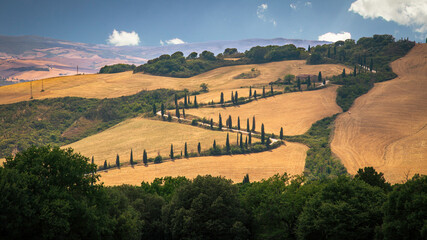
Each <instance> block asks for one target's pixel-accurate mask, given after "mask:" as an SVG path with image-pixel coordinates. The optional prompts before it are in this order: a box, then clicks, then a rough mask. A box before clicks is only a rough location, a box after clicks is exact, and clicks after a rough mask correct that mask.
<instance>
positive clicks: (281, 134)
mask: <svg viewBox="0 0 427 240" xmlns="http://www.w3.org/2000/svg"><path fill="white" fill-rule="evenodd" d="M280 140H283V127H281V128H280Z"/></svg>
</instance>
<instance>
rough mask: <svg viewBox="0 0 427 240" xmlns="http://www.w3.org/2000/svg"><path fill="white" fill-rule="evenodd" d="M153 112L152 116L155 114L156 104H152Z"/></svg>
mask: <svg viewBox="0 0 427 240" xmlns="http://www.w3.org/2000/svg"><path fill="white" fill-rule="evenodd" d="M153 114H154V116H156V114H157V109H156V104H153Z"/></svg>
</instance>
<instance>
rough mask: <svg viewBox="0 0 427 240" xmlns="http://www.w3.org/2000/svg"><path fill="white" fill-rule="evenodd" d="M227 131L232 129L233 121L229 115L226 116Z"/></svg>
mask: <svg viewBox="0 0 427 240" xmlns="http://www.w3.org/2000/svg"><path fill="white" fill-rule="evenodd" d="M227 122H228V129H232V128H233V120H231V115H228V120H227Z"/></svg>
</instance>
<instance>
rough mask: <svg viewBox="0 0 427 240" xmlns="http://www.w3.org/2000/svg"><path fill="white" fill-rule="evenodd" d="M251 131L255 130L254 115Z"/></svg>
mask: <svg viewBox="0 0 427 240" xmlns="http://www.w3.org/2000/svg"><path fill="white" fill-rule="evenodd" d="M252 132H255V116H253V117H252Z"/></svg>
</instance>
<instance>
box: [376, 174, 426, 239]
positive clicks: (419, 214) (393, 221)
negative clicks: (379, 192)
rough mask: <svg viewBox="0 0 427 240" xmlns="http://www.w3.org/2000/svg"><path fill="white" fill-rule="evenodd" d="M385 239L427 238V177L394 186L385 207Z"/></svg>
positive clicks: (416, 178)
mask: <svg viewBox="0 0 427 240" xmlns="http://www.w3.org/2000/svg"><path fill="white" fill-rule="evenodd" d="M383 211H384V224H383V226H382V231H383V235H384V239H408V240H409V239H420V240H421V239H426V238H427V223H426V219H427V176H426V175H423V176H419V175H415V176H414V177H413V178H412V179H410V180H408V181H407V182H406V183H404V184H398V185H396V186H394V188H393V191H392V192H390V194H389V195H388V198H387V201H386V203H385V204H384V207H383Z"/></svg>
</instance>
